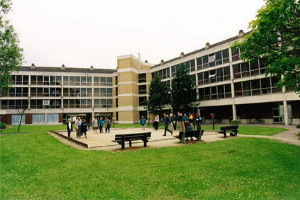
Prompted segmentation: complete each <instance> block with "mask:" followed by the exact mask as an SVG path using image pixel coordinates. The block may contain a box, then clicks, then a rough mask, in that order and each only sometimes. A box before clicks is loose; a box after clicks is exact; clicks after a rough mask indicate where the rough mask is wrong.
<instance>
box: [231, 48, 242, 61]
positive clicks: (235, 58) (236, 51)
mask: <svg viewBox="0 0 300 200" xmlns="http://www.w3.org/2000/svg"><path fill="white" fill-rule="evenodd" d="M231 53H232V61H233V62H234V61H238V60H240V59H241V58H240V50H239V49H238V48H234V47H232V48H231Z"/></svg>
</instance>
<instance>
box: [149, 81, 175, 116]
mask: <svg viewBox="0 0 300 200" xmlns="http://www.w3.org/2000/svg"><path fill="white" fill-rule="evenodd" d="M170 102H171V97H170V89H169V88H168V86H167V84H166V83H165V82H162V81H161V79H160V78H159V77H156V78H154V79H152V81H151V83H150V86H149V99H148V102H147V109H148V111H149V112H150V113H153V114H159V116H161V115H162V112H163V108H164V107H165V106H167V105H169V104H170Z"/></svg>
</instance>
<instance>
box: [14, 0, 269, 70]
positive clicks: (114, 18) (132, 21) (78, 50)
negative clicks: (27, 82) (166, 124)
mask: <svg viewBox="0 0 300 200" xmlns="http://www.w3.org/2000/svg"><path fill="white" fill-rule="evenodd" d="M12 2H13V11H12V12H11V13H10V16H9V18H10V20H11V23H12V24H13V26H14V27H15V29H16V32H17V33H18V34H19V39H20V43H21V47H22V48H23V49H24V57H25V60H24V65H31V63H34V64H35V65H36V66H56V67H60V66H61V65H62V64H65V65H66V67H68V66H69V67H90V66H91V65H93V66H94V67H96V68H116V65H117V56H121V55H128V54H133V55H134V56H136V57H137V56H138V53H140V54H141V60H143V61H144V60H148V61H149V62H150V63H154V64H157V63H159V62H160V60H161V59H164V60H165V61H166V60H168V59H171V58H174V57H177V56H179V54H180V52H185V53H188V52H190V51H193V50H196V49H200V48H203V47H204V46H205V43H206V42H210V44H213V43H216V42H219V41H222V40H225V39H228V38H230V37H233V36H235V35H237V34H238V31H239V30H240V29H243V30H244V31H247V30H248V23H249V22H250V21H251V20H252V19H254V17H255V15H256V12H257V10H258V9H259V8H260V7H261V6H262V5H263V3H264V2H263V0H151V1H150V0H124V1H122V0H12Z"/></svg>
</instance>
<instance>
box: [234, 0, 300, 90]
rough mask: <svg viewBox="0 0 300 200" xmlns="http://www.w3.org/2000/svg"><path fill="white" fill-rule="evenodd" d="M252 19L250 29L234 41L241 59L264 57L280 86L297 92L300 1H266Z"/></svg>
mask: <svg viewBox="0 0 300 200" xmlns="http://www.w3.org/2000/svg"><path fill="white" fill-rule="evenodd" d="M265 2H266V4H265V5H264V6H263V7H262V8H261V9H260V10H258V12H257V15H256V19H255V20H253V21H251V22H250V24H249V27H250V28H251V30H252V31H251V32H250V33H249V34H248V35H246V36H245V37H244V38H243V39H242V40H241V41H239V42H237V43H235V44H234V47H235V48H239V49H240V52H241V58H242V59H243V60H246V61H255V60H257V59H260V58H263V59H264V62H265V64H266V66H268V69H267V70H266V75H268V74H270V75H271V76H275V77H277V78H279V79H281V80H280V81H279V83H278V86H279V87H283V86H286V87H287V88H295V91H296V92H300V69H299V66H300V48H299V46H300V4H299V0H265Z"/></svg>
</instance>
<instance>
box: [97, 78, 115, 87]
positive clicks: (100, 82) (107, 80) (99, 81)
mask: <svg viewBox="0 0 300 200" xmlns="http://www.w3.org/2000/svg"><path fill="white" fill-rule="evenodd" d="M94 85H100V86H112V77H94Z"/></svg>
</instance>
